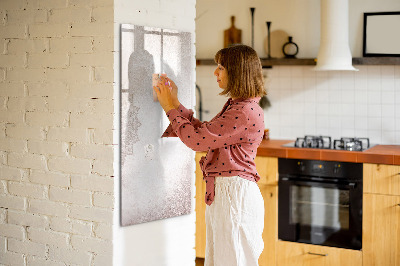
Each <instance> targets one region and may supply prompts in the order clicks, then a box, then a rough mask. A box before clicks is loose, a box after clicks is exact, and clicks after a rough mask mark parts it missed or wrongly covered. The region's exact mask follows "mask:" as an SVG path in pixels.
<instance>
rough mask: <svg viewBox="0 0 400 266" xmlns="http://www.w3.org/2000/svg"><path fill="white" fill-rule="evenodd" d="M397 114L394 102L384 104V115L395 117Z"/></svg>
mask: <svg viewBox="0 0 400 266" xmlns="http://www.w3.org/2000/svg"><path fill="white" fill-rule="evenodd" d="M394 116H395V106H394V105H392V104H383V105H382V117H394Z"/></svg>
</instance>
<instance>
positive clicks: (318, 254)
mask: <svg viewBox="0 0 400 266" xmlns="http://www.w3.org/2000/svg"><path fill="white" fill-rule="evenodd" d="M307 254H310V255H317V256H322V257H326V256H328V254H321V253H313V252H307Z"/></svg>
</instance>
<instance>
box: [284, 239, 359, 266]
mask: <svg viewBox="0 0 400 266" xmlns="http://www.w3.org/2000/svg"><path fill="white" fill-rule="evenodd" d="M277 249H278V253H277V256H276V257H277V258H276V259H277V264H276V265H277V266H289V265H290V266H361V265H362V252H361V251H358V250H351V249H342V248H333V247H324V246H317V245H309V244H301V243H294V242H287V241H278V244H277Z"/></svg>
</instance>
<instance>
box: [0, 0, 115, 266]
mask: <svg viewBox="0 0 400 266" xmlns="http://www.w3.org/2000/svg"><path fill="white" fill-rule="evenodd" d="M0 2H1V4H0V265H4V266H10V265H30V266H35V265H37V266H39V265H40V266H46V265H51V266H58V265H60V266H61V265H112V249H113V248H112V224H113V214H114V190H113V188H114V179H113V178H112V176H113V161H114V157H113V156H114V146H113V145H114V143H113V140H112V133H113V123H114V100H113V98H114V95H113V82H114V69H113V65H114V54H115V53H114V47H113V46H114V25H113V23H114V14H113V13H114V8H113V5H114V1H113V0H1V1H0Z"/></svg>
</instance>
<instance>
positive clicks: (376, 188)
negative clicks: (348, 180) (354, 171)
mask: <svg viewBox="0 0 400 266" xmlns="http://www.w3.org/2000/svg"><path fill="white" fill-rule="evenodd" d="M363 176H364V179H363V183H364V187H363V188H364V193H377V194H387V195H400V166H398V165H385V164H368V163H365V164H364V167H363Z"/></svg>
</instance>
